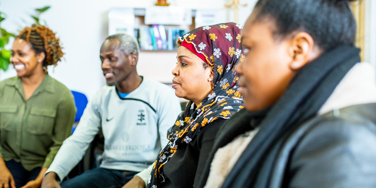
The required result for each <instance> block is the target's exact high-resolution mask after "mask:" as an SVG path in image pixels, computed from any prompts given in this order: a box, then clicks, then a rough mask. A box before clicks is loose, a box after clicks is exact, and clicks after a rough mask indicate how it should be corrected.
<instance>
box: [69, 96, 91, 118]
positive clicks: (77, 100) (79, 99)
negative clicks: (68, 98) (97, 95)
mask: <svg viewBox="0 0 376 188" xmlns="http://www.w3.org/2000/svg"><path fill="white" fill-rule="evenodd" d="M71 92H72V94H73V97H74V104H76V109H77V112H76V116H75V117H74V122H79V121H80V119H81V116H82V114H83V113H84V110H85V108H86V105H87V103H88V100H87V97H86V95H85V94H83V93H80V92H78V91H73V90H72V91H71Z"/></svg>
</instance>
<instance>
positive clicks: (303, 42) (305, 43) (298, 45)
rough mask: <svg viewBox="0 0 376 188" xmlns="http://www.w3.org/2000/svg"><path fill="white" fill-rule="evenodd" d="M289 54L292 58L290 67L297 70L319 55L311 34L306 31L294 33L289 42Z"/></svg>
mask: <svg viewBox="0 0 376 188" xmlns="http://www.w3.org/2000/svg"><path fill="white" fill-rule="evenodd" d="M290 45H291V46H290V51H289V54H290V56H291V58H292V62H291V63H290V65H289V66H290V69H291V70H293V71H297V70H299V69H301V68H302V67H304V66H305V65H306V64H308V63H309V62H311V61H312V60H313V58H312V57H314V58H316V57H318V56H319V53H317V49H316V48H315V42H314V40H313V38H312V36H311V35H309V34H308V33H306V32H298V33H297V34H295V35H294V36H293V37H292V39H291V43H290Z"/></svg>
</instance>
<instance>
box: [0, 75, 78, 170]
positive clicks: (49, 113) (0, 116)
mask: <svg viewBox="0 0 376 188" xmlns="http://www.w3.org/2000/svg"><path fill="white" fill-rule="evenodd" d="M75 114H76V108H75V105H74V100H73V96H72V94H71V92H70V90H69V89H68V88H67V87H65V86H64V85H63V84H62V83H60V82H58V81H57V80H55V79H53V78H52V77H50V76H49V75H48V74H47V75H46V76H45V77H44V79H43V81H42V83H41V84H40V85H39V86H38V88H37V89H36V90H35V91H34V93H33V94H32V96H31V97H30V98H29V99H28V100H25V95H24V91H23V87H22V84H21V79H20V78H18V77H13V78H9V79H6V80H4V81H2V82H0V133H1V134H0V141H1V143H0V157H3V159H4V160H5V161H9V160H12V159H13V160H15V161H17V162H21V163H22V165H23V166H24V168H25V169H26V170H32V169H34V168H36V167H42V168H48V167H49V166H50V164H51V163H52V161H53V159H54V157H55V155H56V153H57V152H58V150H59V148H60V146H61V145H62V143H63V141H64V140H65V139H66V138H67V137H68V136H69V135H70V133H71V129H72V125H73V122H74V116H75Z"/></svg>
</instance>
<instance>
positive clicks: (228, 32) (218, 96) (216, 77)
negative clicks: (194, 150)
mask: <svg viewBox="0 0 376 188" xmlns="http://www.w3.org/2000/svg"><path fill="white" fill-rule="evenodd" d="M240 30H241V26H240V25H236V24H235V23H225V24H218V25H211V26H204V27H199V28H197V29H195V30H192V31H190V32H188V33H187V34H185V35H184V36H183V37H181V38H180V39H179V40H178V44H179V45H180V46H184V47H186V48H187V49H189V50H190V51H192V52H193V53H194V54H196V55H197V56H198V57H199V58H201V59H202V60H203V61H204V62H205V63H207V64H208V65H209V66H211V67H212V68H213V89H212V91H211V93H210V94H209V95H208V96H207V97H206V98H205V99H204V100H203V101H201V103H200V104H199V105H198V106H194V104H193V102H189V103H188V105H187V108H186V110H185V111H184V112H182V114H181V115H179V116H178V118H177V120H176V123H175V125H174V126H172V127H171V128H170V129H169V131H168V139H169V143H168V144H167V146H166V147H165V148H164V149H163V150H162V151H161V152H160V154H159V156H158V158H157V160H156V161H155V163H154V166H153V170H152V173H151V176H150V180H149V183H148V186H147V187H150V188H157V187H158V186H159V185H161V184H162V183H163V182H164V181H165V176H164V173H163V167H164V165H165V164H166V163H167V162H168V161H169V160H170V159H171V158H172V157H173V156H174V154H175V153H176V151H177V150H178V149H179V145H183V144H189V143H190V142H191V141H193V140H194V139H196V137H197V135H198V134H199V133H200V131H201V130H202V129H204V128H205V126H209V125H210V123H212V122H214V121H215V120H217V119H219V118H221V119H229V118H230V117H231V116H232V115H233V114H235V113H236V112H238V111H239V110H240V109H241V108H243V106H242V105H243V99H242V97H241V95H240V94H239V92H238V91H237V90H238V86H237V85H236V82H237V80H238V79H239V77H238V75H237V73H236V72H235V65H236V64H237V63H238V62H239V61H241V60H242V59H244V55H243V54H242V50H241V35H240ZM205 152H208V151H205Z"/></svg>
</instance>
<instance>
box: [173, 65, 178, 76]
mask: <svg viewBox="0 0 376 188" xmlns="http://www.w3.org/2000/svg"><path fill="white" fill-rule="evenodd" d="M172 75H174V76H178V75H179V69H178V65H176V66H175V68H174V69H172Z"/></svg>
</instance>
